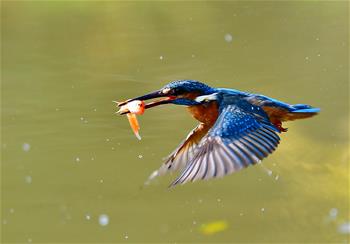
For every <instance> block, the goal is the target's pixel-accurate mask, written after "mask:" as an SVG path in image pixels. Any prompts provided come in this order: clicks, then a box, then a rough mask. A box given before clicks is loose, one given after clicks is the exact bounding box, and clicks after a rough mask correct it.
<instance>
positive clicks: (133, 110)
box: [118, 100, 145, 140]
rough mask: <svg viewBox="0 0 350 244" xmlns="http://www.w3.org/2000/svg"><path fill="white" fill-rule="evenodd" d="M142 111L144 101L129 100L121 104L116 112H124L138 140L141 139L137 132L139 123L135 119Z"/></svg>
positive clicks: (143, 109)
mask: <svg viewBox="0 0 350 244" xmlns="http://www.w3.org/2000/svg"><path fill="white" fill-rule="evenodd" d="M144 112H145V103H144V102H143V101H140V100H135V101H132V102H129V103H127V104H125V105H123V106H121V107H120V109H119V111H118V113H120V114H124V113H126V116H127V117H128V120H129V124H130V127H131V129H132V130H133V132H134V134H135V136H136V137H137V139H139V140H141V136H140V133H139V130H140V125H139V122H138V121H137V117H136V115H142V114H143V113H144Z"/></svg>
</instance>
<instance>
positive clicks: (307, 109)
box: [284, 104, 320, 120]
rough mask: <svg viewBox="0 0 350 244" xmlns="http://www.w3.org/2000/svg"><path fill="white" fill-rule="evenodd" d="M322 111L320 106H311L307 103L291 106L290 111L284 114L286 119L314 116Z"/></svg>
mask: <svg viewBox="0 0 350 244" xmlns="http://www.w3.org/2000/svg"><path fill="white" fill-rule="evenodd" d="M319 112H320V109H319V108H314V107H311V106H310V105H306V104H295V105H292V106H290V109H289V111H288V113H287V114H286V115H285V116H284V117H285V118H284V119H285V120H295V119H305V118H309V117H312V116H314V115H316V114H318V113H319Z"/></svg>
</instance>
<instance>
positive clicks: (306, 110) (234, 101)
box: [119, 80, 320, 186]
mask: <svg viewBox="0 0 350 244" xmlns="http://www.w3.org/2000/svg"><path fill="white" fill-rule="evenodd" d="M149 99H156V100H153V101H152V102H150V103H148V104H146V105H145V109H148V108H152V107H156V106H158V105H162V104H176V105H184V106H187V109H188V111H189V112H190V113H191V114H192V116H193V117H194V118H195V119H196V120H198V121H199V124H198V125H197V126H196V127H195V128H194V129H193V130H192V131H191V132H190V133H189V134H188V136H187V137H186V139H185V140H184V141H182V142H181V144H180V145H179V146H178V147H177V148H176V149H175V150H174V152H173V153H171V154H170V155H169V156H168V158H167V159H166V160H165V162H164V163H163V164H162V166H161V167H160V168H159V169H158V170H156V171H155V172H153V174H152V175H151V176H150V178H151V179H153V178H154V177H156V176H159V175H164V174H166V173H168V172H171V171H178V170H180V171H181V173H180V175H179V176H178V177H177V178H176V179H175V180H174V181H173V182H172V183H171V185H170V186H175V185H177V184H185V183H187V182H192V181H197V180H201V179H203V180H208V179H212V178H219V177H223V176H225V175H228V174H231V173H234V172H237V171H239V170H241V169H243V168H246V167H248V166H249V165H254V164H256V163H259V162H260V161H261V160H262V159H263V158H265V157H267V156H268V155H269V154H271V153H272V152H273V151H274V150H275V149H276V148H277V146H278V144H279V142H280V137H279V134H280V133H282V132H286V131H287V129H286V128H283V127H282V122H284V121H290V120H296V119H303V118H309V117H312V116H314V115H316V114H317V113H318V112H319V111H320V109H319V108H314V107H311V106H309V105H305V104H295V105H291V104H287V103H284V102H281V101H278V100H276V99H272V98H269V97H267V96H263V95H260V94H252V93H248V92H242V91H238V90H234V89H226V88H213V87H210V86H208V85H206V84H204V83H202V82H199V81H195V80H176V81H172V82H170V83H169V84H167V85H165V86H164V87H163V88H161V89H160V90H157V91H155V92H152V93H149V94H146V95H143V96H140V97H136V98H133V99H129V100H126V101H124V102H121V103H119V106H123V105H125V104H127V103H129V102H131V101H135V100H141V101H144V100H149ZM124 113H126V112H122V113H121V114H124Z"/></svg>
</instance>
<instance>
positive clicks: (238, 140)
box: [171, 104, 280, 186]
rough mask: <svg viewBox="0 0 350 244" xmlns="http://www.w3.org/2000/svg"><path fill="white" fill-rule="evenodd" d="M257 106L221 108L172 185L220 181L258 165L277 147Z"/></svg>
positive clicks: (272, 131) (274, 134) (274, 133)
mask: <svg viewBox="0 0 350 244" xmlns="http://www.w3.org/2000/svg"><path fill="white" fill-rule="evenodd" d="M258 110H259V109H258V107H256V106H254V105H253V106H249V107H248V106H240V105H236V104H229V105H225V106H220V115H219V117H218V119H217V121H216V123H215V124H214V126H213V127H212V128H211V129H210V130H209V131H208V133H207V135H206V136H204V137H203V138H202V140H201V141H200V143H199V144H198V146H197V148H196V154H195V155H194V156H193V158H192V159H191V162H189V163H187V165H186V167H185V168H184V169H183V171H182V173H181V174H180V176H179V177H178V178H177V179H176V180H175V181H174V182H173V183H172V184H171V186H174V185H177V184H184V183H186V182H190V181H196V180H199V179H211V178H216V177H223V176H225V175H227V174H230V173H233V172H236V171H238V170H240V169H243V168H245V167H247V166H249V165H253V164H256V163H258V162H259V161H260V160H262V159H263V158H265V157H267V156H268V155H269V154H270V153H272V152H273V151H274V150H275V149H276V148H277V145H278V144H279V141H280V138H279V136H278V135H277V132H279V130H278V129H277V128H276V127H275V126H274V125H273V124H271V122H270V121H269V119H268V118H267V116H264V114H263V113H262V111H261V110H260V111H258Z"/></svg>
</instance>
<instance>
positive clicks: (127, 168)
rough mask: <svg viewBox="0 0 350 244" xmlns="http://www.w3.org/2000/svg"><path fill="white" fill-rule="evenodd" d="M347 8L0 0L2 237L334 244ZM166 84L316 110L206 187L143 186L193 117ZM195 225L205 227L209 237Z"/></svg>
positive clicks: (340, 196) (343, 136)
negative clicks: (248, 162) (133, 122)
mask: <svg viewBox="0 0 350 244" xmlns="http://www.w3.org/2000/svg"><path fill="white" fill-rule="evenodd" d="M348 7H349V6H348V2H347V1H343V2H342V1H336V2H332V1H286V2H278V1H271V2H269V1H259V2H253V1H222V2H218V1H199V2H198V1H188V2H184V1H179V2H177V1H171V2H166V1H145V2H141V1H104V2H97V1H96V2H93V1H62V2H58V1H2V2H1V31H2V33H1V34H2V36H1V48H2V49H1V51H2V53H1V58H2V63H1V72H2V77H1V98H2V100H1V117H2V124H1V132H2V138H1V151H2V160H1V166H2V168H1V169H2V175H1V194H2V196H1V241H2V242H3V243H10V242H20V243H25V242H33V243H39V242H45V243H48V242H56V243H68V242H70V243H74V242H95V243H102V242H114V243H116V242H172V243H181V242H192V243H193V242H254V243H258V242H270V243H271V242H284V243H287V242H313V243H320V242H329V243H330V242H332V243H335V242H348V241H349V228H350V227H349V219H350V215H349V155H348V150H349V141H348V139H349V138H348V135H349V130H348V127H349V106H348V105H349V95H348V92H349V82H348V78H349V77H348V72H349V70H348V67H349V62H348V54H349V48H348V46H349V39H348V34H349V33H348V32H349V24H348V18H349V14H348V9H349V8H348ZM174 79H196V80H201V81H203V82H206V83H208V84H209V85H212V86H218V87H228V88H235V89H239V90H244V91H250V92H254V93H262V94H265V95H268V96H271V97H274V98H276V99H280V100H282V101H285V102H289V103H306V104H311V105H313V106H317V107H320V108H321V109H322V112H321V113H320V115H319V116H317V117H314V118H312V119H309V120H301V121H296V122H292V123H288V124H287V125H286V126H287V127H288V128H289V131H288V133H284V134H283V135H282V142H281V144H280V146H279V149H278V150H277V151H276V152H275V153H274V154H273V155H271V156H270V157H269V158H268V159H266V160H264V162H263V166H261V165H258V166H255V167H250V168H248V169H246V170H243V171H240V172H238V173H236V174H234V175H230V176H228V177H225V178H223V179H220V180H212V181H206V182H198V183H194V184H187V185H185V186H180V187H176V188H174V189H170V190H169V189H168V188H167V186H168V184H169V183H170V182H171V180H172V179H173V178H174V177H175V175H172V176H169V177H163V178H160V179H157V180H156V181H155V182H154V183H153V184H151V185H149V186H146V187H145V186H144V185H143V184H144V181H145V180H146V179H147V177H148V175H149V174H150V173H151V172H152V171H153V170H155V169H157V168H158V167H159V166H160V165H161V163H162V158H163V157H165V156H166V155H167V154H168V153H170V152H171V151H172V150H173V149H174V148H175V147H176V146H177V144H178V143H179V142H180V141H181V140H182V139H183V138H184V137H185V136H186V135H187V133H188V132H189V131H190V130H191V129H192V128H193V127H194V126H195V125H196V121H194V120H193V119H192V118H191V117H190V116H189V115H188V114H187V112H186V111H185V109H184V107H181V106H163V107H158V108H155V109H153V110H149V111H147V113H146V114H145V115H144V116H142V117H139V120H140V123H141V135H142V136H143V140H142V141H138V140H137V139H136V138H135V137H134V135H133V134H132V131H131V129H130V127H129V125H128V122H127V120H126V118H124V117H119V116H116V115H115V114H114V112H115V111H116V108H115V105H114V104H113V103H112V102H111V101H112V100H123V99H126V98H130V97H134V96H137V95H142V94H144V93H146V92H149V91H152V90H155V89H158V88H160V87H161V86H163V85H165V84H166V83H167V82H169V81H171V80H174ZM208 228H209V231H208Z"/></svg>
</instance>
